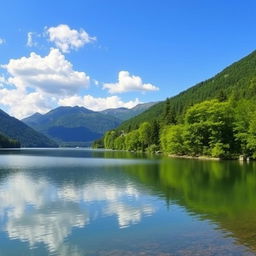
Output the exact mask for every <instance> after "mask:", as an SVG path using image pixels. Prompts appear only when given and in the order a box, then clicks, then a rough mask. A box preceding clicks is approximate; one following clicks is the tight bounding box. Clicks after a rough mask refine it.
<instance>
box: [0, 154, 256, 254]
mask: <svg viewBox="0 0 256 256" xmlns="http://www.w3.org/2000/svg"><path fill="white" fill-rule="evenodd" d="M255 195H256V164H255V163H250V164H245V165H239V163H237V162H209V161H193V160H184V159H182V160H173V159H161V160H159V159H152V158H150V159H146V158H145V156H143V155H140V154H137V155H136V156H133V155H132V154H131V153H129V154H126V153H125V152H109V151H107V152H105V151H96V152H94V151H89V150H55V151H54V150H25V151H23V150H18V151H11V150H10V151H7V152H5V151H3V152H2V154H1V153H0V228H1V230H0V231H1V232H2V233H1V232H0V238H2V244H1V239H0V255H2V254H3V255H8V253H6V252H9V251H10V250H12V246H13V245H14V241H22V242H25V244H28V245H29V246H28V247H29V248H30V249H31V250H32V251H33V250H34V251H35V250H40V251H36V255H48V254H57V255H77V256H78V255H107V253H106V250H107V249H106V248H108V249H109V251H110V254H109V255H111V250H113V249H116V248H119V249H120V248H122V249H123V251H121V252H120V251H119V253H118V252H116V254H112V255H125V253H126V255H139V253H141V254H143V253H144V255H160V253H163V255H185V254H187V255H189V253H190V255H193V254H198V255H205V254H208V255H224V254H228V253H229V254H231V255H250V253H251V255H252V254H254V252H255V251H256V231H255V230H256V196H255ZM149 216H150V217H149ZM146 217H148V218H146ZM136 224H137V225H136ZM3 234H7V238H4V235H3ZM228 236H229V237H228ZM4 239H5V240H4ZM234 239H235V241H236V242H237V244H235V243H234ZM7 241H8V242H9V243H10V241H11V242H13V243H10V246H9V247H8V248H5V249H4V244H8V243H7ZM198 241H200V243H198ZM107 244H110V246H109V245H107ZM42 245H43V247H46V248H47V252H43V251H42V250H43V249H42ZM16 246H17V245H16ZM108 246H109V247H108ZM244 246H247V247H248V248H250V250H251V251H248V250H247V248H245V247H244ZM14 247H15V246H14ZM99 247H100V249H102V251H98V252H96V251H97V250H99ZM17 248H18V247H17ZM104 248H105V251H104V250H103V249H104ZM141 248H143V250H142V251H139V252H138V250H141ZM22 250H23V251H22V253H23V255H32V254H33V253H32V254H30V253H29V252H30V251H26V250H25V249H22ZM127 251H129V253H128V254H127ZM90 252H91V253H90ZM145 253H146V254H145ZM164 253H165V254H164ZM10 255H11V254H10ZM14 255H15V254H14ZM16 255H17V253H16ZM33 255H34V254H33Z"/></svg>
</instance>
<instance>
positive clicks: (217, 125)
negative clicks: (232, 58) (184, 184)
mask: <svg viewBox="0 0 256 256" xmlns="http://www.w3.org/2000/svg"><path fill="white" fill-rule="evenodd" d="M255 100H256V52H253V53H252V54H250V55H249V56H247V57H246V58H244V59H242V60H240V61H239V62H236V63H234V64H233V65H231V66H230V67H228V68H226V69H225V70H223V71H222V72H221V73H219V74H217V75H216V76H215V77H213V78H212V79H209V80H207V81H205V82H202V83H200V84H198V85H196V86H194V87H192V88H190V89H188V90H187V91H185V92H182V93H180V94H179V95H177V96H175V97H173V98H170V99H167V100H166V101H165V102H161V103H159V104H156V105H155V106H153V107H151V108H150V109H149V110H147V111H145V112H144V113H142V114H141V115H138V116H137V117H135V118H132V119H131V120H128V121H127V122H124V123H123V124H122V125H121V126H120V127H119V128H118V129H116V130H115V131H111V132H109V133H107V134H106V135H105V138H104V146H105V147H106V148H114V149H126V150H133V151H137V150H139V151H150V152H152V151H158V150H161V151H163V152H166V153H168V154H175V155H191V156H201V155H205V156H210V157H219V158H234V157H238V156H239V155H244V156H246V157H251V158H256V106H255ZM152 120H154V121H152ZM154 124H157V126H158V128H157V133H156V134H154V132H153V131H152V129H153V126H154ZM153 134H154V135H153ZM120 137H122V143H121V142H120V141H121V139H120ZM159 137H160V139H159ZM154 138H156V139H155V140H154ZM105 142H107V143H105Z"/></svg>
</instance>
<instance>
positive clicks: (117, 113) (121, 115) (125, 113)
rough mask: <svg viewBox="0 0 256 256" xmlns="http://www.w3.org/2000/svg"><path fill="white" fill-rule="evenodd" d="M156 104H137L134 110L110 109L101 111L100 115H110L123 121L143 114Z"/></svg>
mask: <svg viewBox="0 0 256 256" xmlns="http://www.w3.org/2000/svg"><path fill="white" fill-rule="evenodd" d="M156 103H158V102H149V103H143V104H138V105H137V106H135V107H134V108H131V109H128V108H110V109H106V110H103V111H101V113H102V114H105V115H110V116H114V117H116V118H118V119H119V120H122V121H125V120H128V119H130V118H132V117H134V116H137V115H139V114H141V113H142V112H144V111H145V110H147V109H149V108H150V107H152V106H153V105H155V104H156Z"/></svg>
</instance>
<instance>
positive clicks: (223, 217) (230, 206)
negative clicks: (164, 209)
mask: <svg viewBox="0 0 256 256" xmlns="http://www.w3.org/2000/svg"><path fill="white" fill-rule="evenodd" d="M125 169H126V171H127V172H128V173H129V174H130V175H131V176H132V177H133V178H134V179H136V180H139V181H140V182H141V183H142V184H145V186H147V187H148V188H150V189H151V191H152V193H154V194H158V195H159V196H160V197H163V198H164V200H166V202H167V205H169V204H171V203H172V202H175V203H177V204H179V205H182V206H184V207H185V208H186V210H187V211H188V212H189V213H190V214H192V215H196V216H198V217H200V219H203V220H210V221H212V222H213V223H216V224H218V228H219V229H222V230H224V231H228V232H229V235H230V236H232V237H234V238H235V239H236V240H237V241H238V242H239V243H241V244H243V245H246V246H249V247H250V248H251V249H253V250H254V251H256V163H255V162H252V163H249V164H248V163H246V164H243V165H241V164H240V163H238V162H236V161H234V162H232V161H227V162H215V161H193V160H192V161H191V160H184V159H182V160H174V159H173V160H162V161H161V162H160V164H156V165H151V166H149V167H145V166H143V165H140V167H139V168H137V169H136V170H133V169H132V168H130V167H128V166H127V167H126V168H125ZM230 232H231V233H230Z"/></svg>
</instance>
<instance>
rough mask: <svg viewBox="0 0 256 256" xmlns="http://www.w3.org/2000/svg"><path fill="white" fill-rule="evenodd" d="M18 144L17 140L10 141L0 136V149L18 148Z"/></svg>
mask: <svg viewBox="0 0 256 256" xmlns="http://www.w3.org/2000/svg"><path fill="white" fill-rule="evenodd" d="M19 147H20V143H19V142H18V141H17V140H13V139H10V138H8V137H6V136H4V135H2V134H0V148H19Z"/></svg>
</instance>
